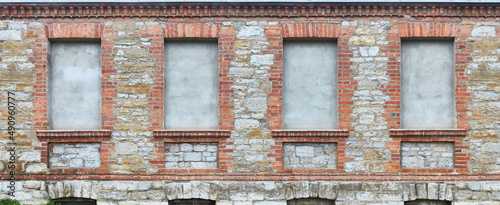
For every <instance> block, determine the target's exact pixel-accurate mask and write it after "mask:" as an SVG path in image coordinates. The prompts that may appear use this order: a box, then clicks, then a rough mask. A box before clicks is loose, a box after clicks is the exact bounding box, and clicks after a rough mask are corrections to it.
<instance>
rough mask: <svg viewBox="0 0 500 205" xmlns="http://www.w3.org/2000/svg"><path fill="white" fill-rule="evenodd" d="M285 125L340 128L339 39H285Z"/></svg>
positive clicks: (293, 127) (295, 127)
mask: <svg viewBox="0 0 500 205" xmlns="http://www.w3.org/2000/svg"><path fill="white" fill-rule="evenodd" d="M283 54H284V59H283V79H284V80H283V81H284V85H283V127H284V128H285V129H300V128H310V129H334V128H337V43H336V42H334V41H285V42H284V43H283Z"/></svg>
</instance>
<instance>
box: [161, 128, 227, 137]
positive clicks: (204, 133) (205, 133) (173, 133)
mask: <svg viewBox="0 0 500 205" xmlns="http://www.w3.org/2000/svg"><path fill="white" fill-rule="evenodd" d="M153 136H154V137H155V138H164V137H186V138H196V137H207V138H229V137H231V131H230V130H155V131H153Z"/></svg>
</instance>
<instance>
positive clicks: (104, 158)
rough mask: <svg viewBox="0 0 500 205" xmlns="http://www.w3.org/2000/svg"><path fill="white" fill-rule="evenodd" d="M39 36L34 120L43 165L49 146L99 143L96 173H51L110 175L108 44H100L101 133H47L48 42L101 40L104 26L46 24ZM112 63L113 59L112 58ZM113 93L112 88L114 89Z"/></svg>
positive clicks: (85, 170) (110, 123)
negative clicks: (98, 166) (105, 173)
mask: <svg viewBox="0 0 500 205" xmlns="http://www.w3.org/2000/svg"><path fill="white" fill-rule="evenodd" d="M37 32H38V34H39V35H40V36H45V38H38V39H37V43H36V44H35V46H34V48H33V53H34V56H35V58H36V60H35V75H36V76H35V92H34V95H35V100H34V105H35V108H34V111H33V112H34V114H35V116H34V118H33V121H34V122H35V124H34V126H33V128H34V130H35V131H36V136H37V138H38V141H39V142H40V147H36V148H35V149H36V150H40V151H41V161H42V162H48V159H49V156H48V153H49V149H50V143H100V144H101V148H100V149H99V152H100V160H101V166H100V168H94V169H87V168H85V169H84V168H81V169H70V168H69V169H49V173H74V172H79V173H94V172H102V173H104V172H109V164H110V163H111V162H110V161H109V160H108V157H109V156H111V155H110V154H109V153H108V149H112V148H113V143H111V131H110V130H111V129H113V124H114V123H113V118H112V116H110V114H109V113H111V109H112V108H111V106H107V105H110V104H113V102H112V100H111V98H108V96H109V95H110V93H109V91H108V90H107V89H109V85H111V83H110V82H108V75H109V70H110V69H111V67H110V66H105V65H106V62H107V61H109V59H107V58H105V57H104V56H106V54H107V53H109V51H108V50H107V49H106V47H105V46H104V44H105V42H106V40H105V39H103V41H101V74H102V76H101V129H100V130H78V131H77V130H47V129H49V123H48V106H49V105H48V96H47V88H48V84H47V82H48V81H47V78H48V68H49V65H48V50H49V49H50V48H48V42H49V40H50V39H54V40H62V39H64V40H69V41H71V40H77V41H79V40H82V39H83V40H85V39H88V40H95V39H98V40H101V38H102V37H103V33H104V24H102V23H53V24H46V25H45V26H44V30H43V31H42V30H40V31H37ZM111 59H112V58H111ZM111 89H112V88H111Z"/></svg>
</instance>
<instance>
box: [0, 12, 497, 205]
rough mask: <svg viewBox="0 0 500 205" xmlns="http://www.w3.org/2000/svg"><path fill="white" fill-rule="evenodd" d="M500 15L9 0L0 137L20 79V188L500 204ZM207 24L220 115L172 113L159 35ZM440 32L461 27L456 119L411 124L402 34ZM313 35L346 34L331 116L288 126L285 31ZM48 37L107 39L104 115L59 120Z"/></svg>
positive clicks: (113, 201) (47, 192) (123, 199)
mask: <svg viewBox="0 0 500 205" xmlns="http://www.w3.org/2000/svg"><path fill="white" fill-rule="evenodd" d="M499 15H500V6H499V5H498V4H493V3H492V4H487V3H481V4H474V3H456V4H444V3H443V4H440V3H429V4H428V5H422V4H417V3H399V4H394V3H393V4H385V3H378V4H377V3H308V4H305V3H304V4H302V3H294V4H293V5H292V4H288V3H281V4H278V3H266V4H263V3H262V4H261V3H234V4H224V3H197V4H189V3H182V4H181V3H148V4H141V5H139V4H126V5H125V4H113V5H111V4H106V3H88V4H67V5H62V4H57V5H56V4H50V3H47V4H42V3H33V4H8V3H0V89H1V93H0V102H1V103H0V110H1V113H2V118H1V120H0V127H1V129H2V131H1V140H0V148H1V150H7V149H8V147H7V143H8V142H9V139H8V137H9V135H8V133H7V126H8V125H7V117H8V116H9V114H8V111H7V110H6V105H7V92H14V93H15V94H16V96H15V98H16V115H15V116H16V125H15V127H16V135H15V136H14V137H15V142H16V150H17V153H18V158H17V160H16V162H15V165H16V168H15V170H14V171H16V172H17V175H16V176H17V179H18V180H17V181H16V198H17V199H19V200H21V201H22V202H23V203H28V204H39V203H42V202H43V201H45V199H44V198H52V199H57V198H64V197H77V198H90V199H95V200H97V203H98V204H102V205H122V204H123V205H125V204H169V202H168V201H169V200H175V199H207V200H215V201H216V202H217V204H218V205H219V204H222V205H250V204H252V205H264V204H266V205H274V204H276V205H278V204H279V205H285V204H287V200H294V199H303V198H315V199H317V198H319V199H325V200H332V201H334V202H335V204H371V205H375V204H398V205H403V204H405V202H411V201H415V202H414V203H422V204H425V203H430V204H432V203H436V204H439V203H443V204H445V203H446V202H451V204H454V205H470V204H485V205H490V204H500V198H499V196H500V182H499V181H498V180H499V179H500V175H498V174H499V173H500V139H499V138H498V136H499V135H500V120H499V119H500V102H499V101H500V83H499V82H500V49H499V48H500V24H499V23H498V21H499ZM200 38H203V39H211V40H217V42H218V48H217V49H218V65H217V66H218V71H217V72H218V73H217V76H218V87H217V90H218V96H217V98H218V107H217V109H218V113H217V119H218V123H217V124H218V126H217V129H215V130H198V129H196V130H168V129H165V116H164V112H165V107H164V106H165V104H164V97H165V93H166V92H168V90H165V87H164V79H165V76H164V73H165V72H164V65H165V62H164V56H165V40H178V39H183V40H191V39H192V40H197V39H200ZM430 38H432V39H440V38H446V39H448V40H449V39H452V41H453V46H454V48H453V49H454V50H453V52H454V59H453V60H454V65H453V67H454V71H453V72H454V76H453V81H454V82H453V86H452V87H453V90H454V92H453V96H454V100H453V103H454V105H453V108H452V111H453V112H454V115H453V116H454V119H452V120H451V121H452V122H453V123H454V125H453V126H452V127H451V128H450V127H447V128H443V129H412V130H408V129H404V127H402V126H401V119H402V115H404V112H403V111H404V110H403V109H401V105H402V102H401V99H402V97H401V96H402V95H404V93H403V92H402V91H401V84H402V83H405V81H404V79H401V70H403V69H405V68H404V67H403V66H402V63H401V61H402V57H401V56H402V55H401V52H402V50H401V42H402V40H415V39H417V40H418V39H430ZM304 39H306V40H311V39H313V40H315V39H323V40H325V39H327V40H330V41H335V42H336V45H337V90H336V93H337V103H338V105H337V123H338V124H337V125H334V126H332V127H336V128H337V129H331V130H309V129H301V130H290V129H284V127H283V126H284V125H283V114H284V113H283V112H284V109H283V106H284V104H283V82H284V80H283V79H284V78H286V75H285V76H284V69H286V67H284V65H283V62H284V59H283V58H284V57H285V55H283V41H286V40H299V41H300V40H304ZM61 40H62V41H61ZM53 41H60V42H62V43H64V42H65V41H93V42H96V41H99V42H100V45H101V51H100V53H101V56H100V62H101V76H100V80H101V85H100V86H101V90H100V93H99V94H100V96H101V101H100V103H101V106H100V108H101V110H100V113H101V118H100V129H96V130H78V129H76V130H51V125H50V119H49V116H50V112H51V109H57V108H55V107H53V105H52V104H51V102H50V100H49V99H50V97H51V92H53V90H51V89H50V86H49V85H50V82H49V81H50V78H49V74H50V72H49V71H50V69H51V62H50V58H49V55H50V49H51V47H50V43H51V42H53ZM194 42H195V41H194ZM51 106H52V107H51ZM176 147H178V148H179V149H176ZM191 148H192V149H191ZM181 155H182V156H181ZM0 158H1V163H0V171H1V174H0V177H1V178H2V181H1V182H0V185H1V186H0V198H3V197H6V196H7V195H5V193H6V191H7V184H8V183H9V181H8V180H7V179H8V177H9V175H8V172H10V171H12V170H10V169H9V168H8V167H7V165H8V155H6V154H1V155H0ZM176 160H177V161H176ZM301 160H302V161H301ZM416 200H423V201H416ZM295 202H296V201H293V202H292V201H291V202H290V203H295ZM323 202H324V203H327V202H325V201H322V203H323ZM318 203H319V202H318Z"/></svg>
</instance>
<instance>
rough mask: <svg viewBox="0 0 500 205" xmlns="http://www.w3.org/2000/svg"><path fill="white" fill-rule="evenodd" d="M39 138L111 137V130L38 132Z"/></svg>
mask: <svg viewBox="0 0 500 205" xmlns="http://www.w3.org/2000/svg"><path fill="white" fill-rule="evenodd" d="M36 136H37V137H38V138H66V137H68V138H70V137H111V130H38V131H36Z"/></svg>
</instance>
